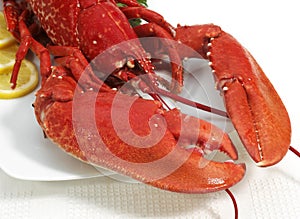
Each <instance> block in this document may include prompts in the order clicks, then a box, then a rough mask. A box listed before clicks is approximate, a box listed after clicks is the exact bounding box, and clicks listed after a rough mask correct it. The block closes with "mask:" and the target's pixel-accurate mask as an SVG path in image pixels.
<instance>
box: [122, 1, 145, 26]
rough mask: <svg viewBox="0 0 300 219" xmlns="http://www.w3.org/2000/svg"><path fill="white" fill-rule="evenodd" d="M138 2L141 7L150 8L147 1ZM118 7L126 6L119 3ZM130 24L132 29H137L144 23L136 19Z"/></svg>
mask: <svg viewBox="0 0 300 219" xmlns="http://www.w3.org/2000/svg"><path fill="white" fill-rule="evenodd" d="M137 1H138V3H139V4H140V5H142V6H145V7H148V4H147V0H137ZM117 6H118V7H126V5H125V4H122V3H117ZM129 22H130V24H131V26H132V27H136V26H138V25H140V24H141V23H142V20H141V19H140V18H134V19H130V20H129Z"/></svg>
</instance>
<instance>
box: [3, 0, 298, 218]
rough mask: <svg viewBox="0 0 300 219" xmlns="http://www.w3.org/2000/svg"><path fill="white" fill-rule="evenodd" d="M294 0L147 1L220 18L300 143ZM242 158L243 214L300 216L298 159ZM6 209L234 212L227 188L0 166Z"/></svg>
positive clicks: (204, 19)
mask: <svg viewBox="0 0 300 219" xmlns="http://www.w3.org/2000/svg"><path fill="white" fill-rule="evenodd" d="M296 3H297V1H296V0H294V1H292V0H286V1H278V0H277V1H262V0H251V1H237V0H236V1H233V0H227V1H224V0H215V1H196V0H185V1H179V0H177V1H175V0H152V1H151V0H148V5H149V8H150V9H153V10H155V11H157V12H158V13H161V14H162V15H164V17H165V18H166V20H168V21H169V22H170V23H171V24H173V25H176V24H177V23H180V24H182V25H184V24H189V25H191V24H204V23H214V24H217V25H220V26H221V27H222V28H223V30H224V31H226V32H228V33H230V34H232V35H233V36H234V37H235V38H237V39H238V40H239V41H240V42H241V43H242V44H243V45H244V46H245V47H246V48H247V49H248V50H249V51H250V52H251V53H252V55H253V56H254V57H255V58H256V60H257V61H258V63H259V64H260V65H261V67H262V68H263V70H264V71H265V73H266V75H267V76H268V77H269V79H270V80H271V82H272V83H273V85H274V86H275V88H276V90H277V91H278V93H279V95H280V96H281V98H282V100H283V102H284V104H285V105H286V108H287V110H288V113H289V115H290V119H291V123H292V131H293V132H292V145H293V146H294V147H295V148H297V149H298V150H300V135H299V133H300V107H299V104H298V100H299V97H298V94H299V91H298V87H299V85H298V84H299V73H300V70H299V58H300V56H299V54H298V52H299V51H300V31H299V26H300V25H299V20H300V13H299V7H298V4H296ZM0 110H1V109H0ZM20 110H22V109H20ZM20 125H21V124H20ZM16 138H17V136H16ZM1 142H2V140H1ZM241 158H242V159H245V162H246V163H247V168H248V171H247V174H246V177H245V179H244V180H243V181H242V182H241V183H240V184H238V185H237V186H235V187H234V188H232V191H233V192H234V194H235V195H236V198H237V201H238V204H239V211H240V218H297V217H298V218H299V216H300V206H299V201H300V200H299V197H300V194H299V192H300V191H299V189H300V181H299V180H300V175H299V159H297V158H296V157H295V156H294V155H293V154H291V153H289V154H288V155H287V156H286V157H285V158H284V159H283V161H282V162H281V163H280V164H279V165H277V166H275V167H271V168H266V169H259V168H256V167H255V166H254V165H253V164H252V162H251V161H249V158H248V157H247V156H244V155H243V156H241ZM12 159H13V158H12ZM16 162H18V161H16ZM19 165H22V164H19ZM0 212H1V213H0V215H1V218H52V217H60V218H67V217H70V218H82V217H91V218H107V217H114V218H121V217H122V218H139V217H151V218H160V217H164V218H176V217H177V218H192V217H193V218H233V214H232V204H231V202H230V200H229V199H228V197H227V196H226V195H225V194H223V193H216V194H209V195H182V194H173V193H168V192H164V191H160V190H157V189H154V188H151V187H148V186H145V185H141V184H126V183H122V182H118V181H114V180H111V179H109V178H97V179H87V180H80V181H64V182H31V181H22V180H18V179H14V178H12V177H10V176H8V175H6V174H5V173H4V172H0Z"/></svg>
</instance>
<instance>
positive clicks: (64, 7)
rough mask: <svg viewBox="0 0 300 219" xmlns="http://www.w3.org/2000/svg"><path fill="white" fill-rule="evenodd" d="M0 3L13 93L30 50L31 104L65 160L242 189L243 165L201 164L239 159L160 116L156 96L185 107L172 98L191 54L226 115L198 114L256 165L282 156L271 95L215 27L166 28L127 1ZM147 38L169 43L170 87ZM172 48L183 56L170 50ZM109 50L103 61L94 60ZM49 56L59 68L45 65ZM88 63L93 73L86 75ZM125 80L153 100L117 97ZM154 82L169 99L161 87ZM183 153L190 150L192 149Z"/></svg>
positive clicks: (201, 189) (184, 186)
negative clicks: (202, 64)
mask: <svg viewBox="0 0 300 219" xmlns="http://www.w3.org/2000/svg"><path fill="white" fill-rule="evenodd" d="M3 2H4V10H5V14H6V19H7V22H8V27H9V30H10V31H11V32H12V33H13V34H14V36H15V37H16V38H17V39H18V40H19V41H20V49H19V51H18V53H17V56H16V57H17V58H16V65H15V67H14V70H13V77H12V81H11V82H12V84H13V87H14V86H15V83H16V77H17V72H18V66H19V63H21V61H22V59H23V58H24V56H25V55H26V53H27V51H28V49H31V50H33V51H34V52H35V54H37V56H38V57H39V58H40V60H41V62H40V71H41V76H42V85H41V88H40V90H39V91H38V92H37V93H36V101H35V103H34V107H35V114H36V118H37V121H38V123H39V124H40V126H41V127H42V129H43V131H44V133H45V135H46V136H47V137H48V138H49V139H51V140H52V141H53V142H54V143H56V144H57V145H59V146H60V147H61V148H62V149H63V150H64V151H66V152H67V153H70V154H71V155H72V156H74V157H76V158H78V159H80V160H82V161H85V162H89V163H91V164H93V165H96V166H101V167H105V168H108V169H111V170H114V171H116V172H119V173H121V174H125V175H127V176H130V177H132V178H134V179H137V180H139V181H142V182H144V183H147V184H150V185H152V186H155V187H158V188H161V189H165V190H170V191H175V192H185V193H207V192H214V191H219V190H224V189H228V188H230V187H231V186H233V185H235V184H236V183H238V182H239V181H241V180H242V178H243V176H244V174H245V170H246V167H245V165H244V164H236V163H233V162H217V161H211V160H209V161H208V160H207V159H206V158H205V157H204V154H205V151H206V150H207V149H208V150H210V151H211V150H219V151H222V152H224V153H226V154H227V155H228V156H229V157H230V158H231V159H233V160H236V159H237V157H238V155H237V151H236V149H235V147H234V146H233V144H232V142H231V140H230V138H229V137H228V135H227V134H226V133H224V132H223V131H222V130H221V129H219V128H217V127H216V126H214V125H212V124H210V123H208V122H206V121H204V120H201V119H198V118H196V117H192V116H189V115H186V114H184V113H182V112H180V110H178V109H170V108H169V107H166V106H165V107H163V106H164V105H167V104H165V103H164V101H163V100H162V99H161V95H165V96H169V97H171V98H173V99H176V100H178V101H182V102H185V103H189V101H188V100H185V99H184V98H180V97H179V96H177V95H176V93H179V92H180V89H181V87H182V86H183V76H182V75H183V68H182V66H181V65H180V61H181V60H182V59H185V58H191V57H194V56H197V55H198V56H199V54H200V55H201V56H202V57H203V58H204V59H207V60H209V64H210V66H211V68H212V72H213V74H214V76H215V79H216V85H217V88H218V89H219V90H220V92H221V94H222V96H223V97H224V102H225V107H226V110H227V113H223V114H222V113H221V112H219V111H217V110H215V109H211V108H209V107H208V108H205V107H200V108H205V109H206V110H209V111H216V112H217V113H219V114H221V115H225V116H228V117H229V118H230V119H231V121H232V123H233V125H234V127H235V128H236V130H237V132H238V134H239V136H240V138H241V141H242V142H243V144H244V145H245V147H246V149H247V151H248V152H249V154H250V156H251V157H252V159H253V160H254V161H255V162H256V163H257V164H258V165H259V166H263V167H265V166H271V165H274V164H276V163H278V162H279V161H280V160H281V159H282V158H283V157H284V156H285V154H286V153H287V151H288V150H289V148H290V139H291V125H290V120H289V116H288V113H287V111H286V109H285V106H284V105H283V103H282V101H281V99H280V97H279V95H278V94H277V92H276V90H275V89H274V87H273V86H272V84H271V83H270V81H269V80H268V78H267V77H266V76H265V74H264V73H263V71H262V69H261V68H260V66H259V65H258V64H257V62H256V61H255V59H254V58H253V57H252V55H251V54H250V53H249V52H248V51H247V50H246V49H245V48H244V47H243V46H242V45H240V44H239V43H238V42H237V41H236V40H235V38H233V37H232V36H231V35H230V34H228V33H226V32H224V31H223V30H222V29H221V28H220V27H218V26H215V25H212V24H207V25H195V26H180V25H179V26H178V27H176V28H174V27H173V26H172V25H170V24H169V23H168V22H167V21H165V19H164V18H163V17H162V16H161V15H159V14H158V13H156V12H154V11H151V10H149V9H147V8H145V7H143V6H141V5H140V4H139V3H138V2H137V1H135V0H120V1H113V0H110V1H102V0H95V1H91V0H90V1H88V0H82V1H73V0H67V1H64V2H63V3H62V2H61V1H50V0H49V1H46V2H45V1H37V0H36V1H31V0H28V1H26V3H28V4H26V5H27V8H28V7H29V8H31V9H30V10H32V11H33V15H32V14H31V11H28V10H25V9H24V6H23V4H24V3H25V2H24V1H21V3H22V4H20V2H18V1H12V0H4V1H3ZM117 3H122V4H125V5H126V6H125V7H121V8H120V7H118V5H117ZM70 15H72V16H70ZM32 16H33V19H28V17H30V18H32ZM70 18H72V19H70ZM132 18H141V19H143V20H146V21H147V23H146V24H141V25H139V26H137V27H135V28H132V27H131V25H130V23H129V21H128V20H129V19H132ZM36 19H38V20H39V22H40V24H41V27H42V29H43V30H44V31H45V33H46V35H47V38H49V39H50V40H51V44H52V45H50V46H47V48H45V47H44V45H42V44H41V42H40V41H39V36H40V35H39V34H37V37H35V38H34V37H33V34H34V33H35V30H36V28H35V26H36V25H37V23H36ZM58 20H59V24H58V23H57V21H58ZM153 36H154V37H159V38H163V39H166V40H168V41H167V51H166V52H164V53H165V55H167V56H168V57H169V58H170V59H171V60H172V63H171V71H172V77H173V78H174V80H172V82H171V83H170V84H168V83H167V82H165V80H164V79H162V78H160V77H159V76H157V75H156V74H155V72H154V68H155V67H154V66H155V65H154V64H153V63H152V61H151V58H150V57H149V54H148V51H147V46H146V45H143V44H142V43H141V42H140V41H139V40H138V39H139V37H153ZM172 40H173V41H175V42H178V44H181V45H185V46H187V47H189V48H190V49H186V50H185V49H183V50H178V49H176V47H177V46H178V44H176V43H175V44H172V43H170V42H171V41H172ZM122 42H126V44H125V46H124V47H122V49H121V50H120V49H116V47H114V46H115V45H117V44H120V43H122ZM153 44H154V45H153V46H154V48H155V50H158V48H159V47H160V46H161V45H157V44H163V43H153ZM110 48H113V49H111V50H109V49H110ZM107 50H109V52H108V56H104V58H105V61H104V62H103V59H100V60H102V61H101V62H99V61H97V58H96V57H98V56H99V54H103V53H105V51H107ZM191 51H192V52H191ZM152 52H153V53H154V54H156V53H158V52H157V51H152ZM50 53H51V54H52V55H54V56H55V60H56V62H57V63H59V66H52V65H51V57H50ZM124 55H125V57H126V58H125V59H124ZM92 60H96V62H94V63H93V64H94V65H95V66H100V69H92V68H91V66H90V65H89V62H91V61H92ZM101 69H104V70H103V72H105V71H107V70H108V72H110V73H107V74H106V73H104V75H105V79H107V80H104V79H101V77H100V75H101V74H103V73H102V72H101V71H102V70H101ZM99 71H100V73H98V74H97V72H99ZM111 72H112V73H111ZM139 76H141V77H139ZM130 80H133V81H134V82H136V84H137V86H138V88H140V89H141V90H142V91H143V92H147V93H148V94H150V96H152V98H153V100H146V99H143V98H141V97H138V96H137V95H128V94H127V91H124V92H123V91H122V90H119V87H120V86H119V83H121V85H124V82H127V81H130ZM159 83H165V84H167V86H168V88H169V89H170V90H171V91H173V92H167V91H165V90H163V89H161V88H159V87H158V84H159ZM174 93H175V94H174ZM193 104H194V105H197V106H198V105H199V104H197V103H196V104H195V103H192V104H191V105H193ZM128 106H129V107H128ZM90 110H91V111H90ZM124 114H125V115H126V116H127V118H126V119H124V116H123V115H124ZM116 127H117V128H116ZM116 129H117V130H116ZM136 145H137V146H136ZM189 145H196V146H195V147H194V148H192V149H190V148H188V147H187V146H189Z"/></svg>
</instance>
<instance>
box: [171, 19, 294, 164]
mask: <svg viewBox="0 0 300 219" xmlns="http://www.w3.org/2000/svg"><path fill="white" fill-rule="evenodd" d="M176 39H177V40H180V41H181V42H182V43H184V44H186V45H188V46H190V47H192V48H193V49H195V50H196V51H198V52H199V53H200V54H201V55H202V56H203V57H205V58H207V59H208V60H209V64H210V66H211V68H212V71H213V73H214V76H215V79H216V84H217V87H218V89H219V90H220V92H221V94H222V95H223V97H224V101H225V106H226V110H227V113H228V115H229V117H230V118H231V121H232V123H233V125H234V126H235V128H236V130H237V132H238V134H239V136H240V138H241V140H242V142H243V144H244V145H245V147H246V149H247V151H248V152H249V154H250V156H251V157H252V158H253V160H254V161H255V162H256V163H257V164H258V165H259V166H271V165H273V164H276V163H277V162H279V161H280V160H281V159H282V158H283V157H284V155H285V154H286V153H287V151H288V149H289V145H290V139H291V125H290V120H289V116H288V113H287V111H286V109H285V106H284V105H283V103H282V101H281V99H280V97H279V95H278V94H277V92H276V90H275V89H274V87H273V85H272V84H271V82H270V81H269V80H268V78H267V77H266V75H265V74H264V72H263V71H262V69H261V68H260V66H259V65H258V64H257V62H256V61H255V59H254V58H253V57H252V56H251V54H250V53H249V52H248V51H247V50H246V49H245V48H243V47H242V46H241V45H240V44H239V43H238V42H237V41H236V40H235V39H234V38H233V37H232V36H231V35H229V34H227V33H225V32H223V31H222V30H221V29H220V28H219V27H218V26H214V25H199V26H190V27H188V26H178V28H177V29H176ZM185 55H187V56H188V54H185Z"/></svg>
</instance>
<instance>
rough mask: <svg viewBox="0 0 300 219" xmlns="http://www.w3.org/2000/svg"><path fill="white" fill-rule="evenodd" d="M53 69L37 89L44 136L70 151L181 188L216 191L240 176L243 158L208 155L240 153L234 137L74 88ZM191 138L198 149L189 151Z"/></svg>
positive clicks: (135, 102)
mask: <svg viewBox="0 0 300 219" xmlns="http://www.w3.org/2000/svg"><path fill="white" fill-rule="evenodd" d="M52 74H55V75H56V76H55V77H53V76H52V75H51V76H50V77H49V78H48V79H47V81H46V83H45V84H44V86H43V87H42V88H41V90H39V91H38V93H37V95H36V96H37V98H36V102H35V104H34V105H35V113H36V116H37V118H38V121H39V123H40V125H41V127H42V128H43V130H44V131H45V133H46V135H47V137H48V138H50V139H51V140H52V141H53V142H55V143H57V144H58V145H60V147H62V148H63V150H65V151H66V152H68V153H70V154H71V155H73V156H75V157H77V158H79V159H81V160H83V161H85V162H88V163H90V164H93V165H96V166H101V167H105V168H109V169H112V170H114V171H117V172H119V173H121V174H125V175H127V176H130V177H133V178H134V179H137V180H140V181H142V182H145V183H147V184H150V185H153V186H156V187H159V188H161V189H166V190H170V191H176V192H185V193H207V192H213V191H219V190H223V189H226V188H229V187H231V186H233V185H234V184H236V183H237V182H239V181H240V180H241V179H242V178H243V176H244V173H245V165H244V164H234V163H233V162H225V163H221V162H215V161H210V160H206V159H205V158H204V157H203V154H204V151H206V150H220V151H222V152H224V153H226V154H227V155H228V156H230V157H231V158H232V159H236V158H237V154H236V151H235V148H234V146H233V145H232V144H231V142H230V139H229V137H228V136H227V135H226V133H223V132H222V130H220V129H218V128H217V127H215V126H213V125H212V124H209V123H207V122H205V121H202V120H199V119H197V118H195V117H189V116H187V115H184V114H182V113H180V112H179V111H178V110H171V111H165V110H163V109H161V107H160V103H158V102H156V101H151V100H144V99H142V98H138V97H133V96H128V95H123V94H120V93H117V92H114V91H109V92H99V93H97V92H94V91H91V90H87V91H80V92H78V93H77V92H76V89H75V86H76V84H77V82H76V81H75V80H74V78H73V77H72V76H71V75H69V74H68V73H65V72H64V71H63V70H62V68H61V67H54V68H53V72H52ZM62 93H67V94H68V95H64V96H68V97H69V98H68V99H62V98H61V95H60V94H62ZM128 106H129V109H130V110H129V109H128ZM128 127H129V128H128ZM187 127H188V128H187ZM191 144H193V145H196V148H195V149H185V146H187V145H191Z"/></svg>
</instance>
